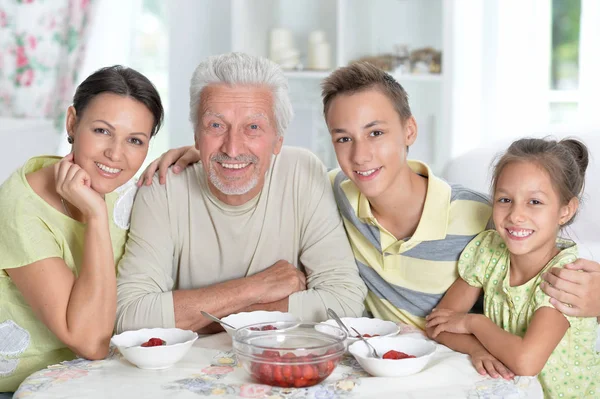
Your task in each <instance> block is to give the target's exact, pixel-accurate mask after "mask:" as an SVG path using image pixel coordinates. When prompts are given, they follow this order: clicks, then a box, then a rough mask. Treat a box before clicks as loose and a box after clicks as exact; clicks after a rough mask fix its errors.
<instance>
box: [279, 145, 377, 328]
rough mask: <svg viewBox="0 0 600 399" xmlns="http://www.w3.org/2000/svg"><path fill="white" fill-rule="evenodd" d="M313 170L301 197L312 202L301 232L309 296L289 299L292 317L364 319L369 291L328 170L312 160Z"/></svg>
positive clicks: (301, 294) (306, 206)
mask: <svg viewBox="0 0 600 399" xmlns="http://www.w3.org/2000/svg"><path fill="white" fill-rule="evenodd" d="M307 164H308V165H310V169H309V170H308V171H306V173H302V174H300V175H301V176H307V177H308V178H306V179H301V180H300V182H299V184H300V187H299V190H298V192H299V193H301V194H299V195H303V196H306V197H305V198H303V200H302V201H300V203H302V204H304V209H303V210H302V212H303V217H302V231H301V252H300V263H301V264H302V265H303V266H304V269H305V271H306V276H307V279H306V280H307V290H306V291H301V292H297V293H294V294H292V295H291V296H290V297H289V311H290V312H291V313H293V314H295V315H296V316H298V317H300V318H301V319H302V320H314V321H319V320H326V319H327V318H328V316H327V313H326V312H327V308H332V309H333V310H335V311H336V313H338V314H339V315H340V316H349V317H352V316H355V317H360V316H362V314H363V311H364V299H365V296H366V295H367V288H366V286H365V284H364V282H363V281H362V279H361V278H360V276H359V274H358V268H357V266H356V263H355V261H354V256H353V254H352V249H351V247H350V243H349V242H348V237H347V236H346V232H345V230H344V226H343V224H342V219H341V216H340V214H339V211H338V209H337V206H336V204H335V199H334V197H333V191H332V189H331V183H330V181H329V178H328V176H327V174H326V171H325V167H324V165H323V164H322V163H321V162H320V161H319V160H318V159H317V158H316V157H315V156H314V155H312V154H311V162H310V163H307Z"/></svg>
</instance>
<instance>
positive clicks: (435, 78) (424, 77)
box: [392, 73, 444, 83]
mask: <svg viewBox="0 0 600 399" xmlns="http://www.w3.org/2000/svg"><path fill="white" fill-rule="evenodd" d="M392 76H393V77H394V79H396V80H397V81H398V82H400V83H402V82H441V81H442V80H443V79H444V75H442V74H433V73H432V74H425V73H423V74H414V75H413V74H393V75H392Z"/></svg>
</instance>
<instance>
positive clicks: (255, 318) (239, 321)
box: [221, 310, 300, 337]
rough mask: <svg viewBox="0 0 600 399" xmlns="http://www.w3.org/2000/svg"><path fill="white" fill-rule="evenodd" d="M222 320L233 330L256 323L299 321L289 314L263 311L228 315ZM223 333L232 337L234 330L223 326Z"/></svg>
mask: <svg viewBox="0 0 600 399" xmlns="http://www.w3.org/2000/svg"><path fill="white" fill-rule="evenodd" d="M221 320H223V321H224V322H225V323H227V324H231V325H232V326H234V327H235V328H240V327H245V326H249V325H250V324H257V323H271V322H273V323H274V322H277V321H300V320H298V318H297V317H296V316H294V315H293V314H291V313H284V312H267V311H265V310H257V311H255V312H241V313H234V314H230V315H229V316H227V317H223V318H222V319H221ZM223 328H224V329H225V331H227V333H228V334H229V335H230V336H232V337H233V334H235V330H234V329H232V328H229V327H227V326H223Z"/></svg>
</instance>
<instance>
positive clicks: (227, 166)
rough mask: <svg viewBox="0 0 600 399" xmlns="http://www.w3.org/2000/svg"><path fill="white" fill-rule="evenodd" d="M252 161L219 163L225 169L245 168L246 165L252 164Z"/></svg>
mask: <svg viewBox="0 0 600 399" xmlns="http://www.w3.org/2000/svg"><path fill="white" fill-rule="evenodd" d="M250 163H251V162H246V163H221V162H219V165H221V166H222V167H223V168H225V169H244V168H245V167H247V166H248V165H250Z"/></svg>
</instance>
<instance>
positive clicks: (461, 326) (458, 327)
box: [425, 309, 471, 339]
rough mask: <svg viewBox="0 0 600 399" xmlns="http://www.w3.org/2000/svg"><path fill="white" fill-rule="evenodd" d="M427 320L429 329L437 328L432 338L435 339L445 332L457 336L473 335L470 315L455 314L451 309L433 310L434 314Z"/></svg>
mask: <svg viewBox="0 0 600 399" xmlns="http://www.w3.org/2000/svg"><path fill="white" fill-rule="evenodd" d="M425 320H427V324H426V327H427V328H433V327H435V328H434V330H433V333H432V334H431V338H434V339H435V337H437V336H438V335H439V334H441V333H443V332H444V331H446V332H450V333H455V334H471V331H470V330H469V321H470V315H469V314H468V313H461V312H455V311H454V310H450V309H433V312H431V314H429V315H428V316H427V317H426V318H425Z"/></svg>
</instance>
